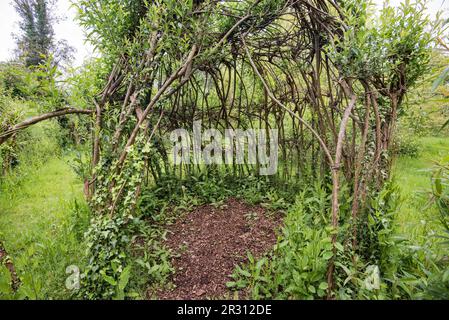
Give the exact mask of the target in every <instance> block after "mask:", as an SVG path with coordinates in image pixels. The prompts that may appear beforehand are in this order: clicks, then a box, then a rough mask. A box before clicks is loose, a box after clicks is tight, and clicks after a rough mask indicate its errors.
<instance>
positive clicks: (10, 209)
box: [0, 123, 88, 299]
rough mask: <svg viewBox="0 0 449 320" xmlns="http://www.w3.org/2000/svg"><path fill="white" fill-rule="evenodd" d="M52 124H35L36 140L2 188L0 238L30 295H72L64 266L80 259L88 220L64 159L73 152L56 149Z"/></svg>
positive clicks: (79, 184)
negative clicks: (67, 286) (83, 235)
mask: <svg viewBox="0 0 449 320" xmlns="http://www.w3.org/2000/svg"><path fill="white" fill-rule="evenodd" d="M55 125H56V124H55V123H47V124H42V125H39V126H36V128H33V130H35V131H34V132H31V133H30V134H31V136H33V137H37V136H38V137H39V139H37V140H35V144H38V146H37V147H36V146H35V147H33V148H32V149H34V150H31V151H27V152H26V153H25V154H24V155H23V157H22V158H21V163H20V165H19V166H18V167H17V168H15V170H14V172H13V173H11V174H10V175H9V176H7V177H6V179H5V180H4V181H3V183H2V185H1V189H0V192H1V193H0V239H1V240H2V242H3V245H4V246H5V248H6V250H7V252H8V253H9V256H10V257H11V258H12V261H13V263H14V264H15V267H16V270H17V272H18V275H19V276H20V277H21V278H22V282H23V285H25V286H28V287H29V288H28V290H27V292H29V294H28V298H40V299H62V298H68V297H70V294H71V293H70V292H69V291H68V290H66V289H65V279H66V278H67V276H68V275H66V274H65V270H66V268H67V267H68V266H69V265H78V266H80V265H82V261H79V260H80V257H82V256H83V255H82V253H83V250H84V249H83V245H82V229H83V228H84V225H86V224H87V222H88V221H87V220H88V219H87V216H88V215H87V214H86V212H87V210H85V208H86V205H85V203H84V200H83V194H82V190H83V187H82V182H81V181H80V180H79V179H78V177H77V176H76V175H75V173H74V172H73V170H72V169H71V168H70V166H69V164H68V161H69V160H70V159H71V156H70V155H61V154H60V152H59V151H58V150H59V147H58V145H57V140H56V138H55V137H54V136H52V135H51V133H52V132H54V131H53V129H55V128H53V127H54V126H55ZM49 150H52V151H53V152H49ZM36 160H37V161H36ZM36 162H37V163H38V164H32V163H36Z"/></svg>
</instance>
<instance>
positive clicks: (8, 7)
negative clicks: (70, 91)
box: [0, 0, 449, 65]
mask: <svg viewBox="0 0 449 320" xmlns="http://www.w3.org/2000/svg"><path fill="white" fill-rule="evenodd" d="M72 1H76V0H57V1H56V2H57V15H58V16H60V17H61V18H63V19H62V21H61V22H60V23H58V24H57V25H56V26H55V27H54V29H55V33H56V37H57V39H66V40H67V41H68V42H69V44H70V45H71V46H73V47H74V48H76V51H77V52H76V54H75V65H81V64H82V62H83V60H84V59H85V58H86V57H89V56H91V55H92V53H93V49H92V47H91V46H90V45H89V44H86V43H85V41H84V32H83V30H82V28H81V27H79V26H78V25H77V23H76V21H75V16H76V10H75V9H74V8H72V7H70V3H71V2H72ZM401 1H403V0H390V3H391V4H393V5H397V4H399V3H400V2H401ZM374 2H376V3H377V4H382V3H383V0H374ZM11 3H12V0H0V61H6V60H8V59H10V58H11V57H12V55H13V51H14V48H15V42H14V38H13V36H12V34H13V33H14V32H16V31H17V28H18V26H17V21H18V16H17V13H16V12H15V10H14V8H13V6H12V4H11ZM428 3H429V5H428V12H429V14H431V15H432V16H434V15H435V13H436V12H437V11H438V10H441V9H443V10H447V14H448V15H449V0H428Z"/></svg>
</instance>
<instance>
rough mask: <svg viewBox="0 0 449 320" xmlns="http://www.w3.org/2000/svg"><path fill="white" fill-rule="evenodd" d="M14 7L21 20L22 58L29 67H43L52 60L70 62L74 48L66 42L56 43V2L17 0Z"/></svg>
mask: <svg viewBox="0 0 449 320" xmlns="http://www.w3.org/2000/svg"><path fill="white" fill-rule="evenodd" d="M14 8H15V9H16V11H17V13H18V14H19V17H20V22H19V28H20V31H21V32H20V34H19V35H17V45H18V52H19V57H20V58H21V59H23V60H24V63H25V65H26V67H32V66H39V65H42V64H43V63H44V61H45V60H47V59H48V58H49V57H53V59H54V63H55V64H60V62H61V61H68V60H70V58H71V57H72V53H73V51H74V49H73V48H72V47H70V46H69V45H68V44H67V42H66V41H65V40H62V41H58V42H56V41H55V32H54V29H53V24H54V23H55V22H56V15H55V6H54V0H14Z"/></svg>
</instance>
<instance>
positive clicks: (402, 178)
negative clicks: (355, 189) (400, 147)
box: [394, 137, 449, 244]
mask: <svg viewBox="0 0 449 320" xmlns="http://www.w3.org/2000/svg"><path fill="white" fill-rule="evenodd" d="M419 144H420V152H419V155H418V157H416V158H411V157H405V156H403V157H399V158H398V159H397V160H396V163H395V166H394V176H395V178H396V181H397V183H398V184H399V185H400V187H401V193H402V197H403V201H404V202H403V205H402V206H401V209H400V211H399V214H398V233H399V234H400V235H404V236H407V237H409V238H410V239H412V240H414V242H415V241H416V242H417V243H419V244H423V243H425V242H428V241H433V240H434V239H432V238H431V237H430V238H429V233H432V231H435V228H438V223H437V221H436V219H437V217H438V215H437V211H436V209H435V208H434V207H433V206H432V205H429V197H430V195H429V192H430V190H431V176H432V171H431V170H432V167H433V165H434V161H435V160H438V159H441V158H442V157H445V156H447V155H448V154H449V138H448V137H421V138H419Z"/></svg>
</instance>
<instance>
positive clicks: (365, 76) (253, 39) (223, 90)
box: [1, 0, 429, 298]
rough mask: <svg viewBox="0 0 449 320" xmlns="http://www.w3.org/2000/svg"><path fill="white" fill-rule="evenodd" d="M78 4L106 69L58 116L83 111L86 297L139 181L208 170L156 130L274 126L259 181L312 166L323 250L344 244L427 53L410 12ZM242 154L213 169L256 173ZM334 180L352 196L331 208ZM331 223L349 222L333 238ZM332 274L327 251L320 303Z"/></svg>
mask: <svg viewBox="0 0 449 320" xmlns="http://www.w3.org/2000/svg"><path fill="white" fill-rule="evenodd" d="M78 7H79V9H80V17H81V22H82V24H83V25H84V26H86V27H87V28H88V29H89V30H90V39H91V41H93V42H95V44H96V46H97V47H98V48H99V50H100V51H101V52H102V54H103V55H104V56H106V57H107V58H108V61H110V70H111V71H110V75H109V77H108V79H106V81H105V86H104V90H103V92H102V93H101V94H100V95H99V96H98V97H94V99H93V100H94V102H93V104H92V105H93V107H92V110H82V111H78V110H76V109H75V110H72V109H67V110H62V111H61V112H63V113H78V112H84V113H90V114H92V123H93V125H92V132H93V139H92V173H91V178H90V179H89V181H88V182H87V184H86V185H88V188H89V192H88V193H89V195H88V197H89V201H90V203H91V207H92V210H93V211H94V213H95V219H94V222H93V225H92V226H91V228H90V230H89V232H88V235H87V237H88V239H90V240H91V242H90V243H92V245H91V247H90V265H89V269H88V270H87V271H86V274H87V275H88V277H86V278H85V279H86V280H85V281H86V285H85V286H84V288H86V292H89V290H91V292H94V291H103V292H108V290H111V284H110V283H106V282H105V281H104V280H102V277H101V275H100V271H101V270H107V269H108V268H109V267H108V266H110V265H111V263H114V264H119V265H120V264H125V263H126V262H125V261H126V259H125V257H123V256H122V255H120V254H119V253H120V250H119V249H118V248H119V247H120V241H119V242H118V243H117V241H112V240H114V239H115V238H114V237H115V236H114V235H116V234H117V232H118V231H117V230H121V229H124V228H126V225H127V222H128V221H129V219H131V218H132V216H133V214H134V211H135V207H136V204H137V200H138V198H139V195H140V193H141V189H142V185H143V184H144V183H145V181H146V180H147V178H148V176H150V178H151V179H154V180H157V179H159V178H160V177H162V176H163V175H167V174H171V175H177V176H179V177H182V175H185V174H187V173H191V172H195V171H202V170H204V171H207V170H212V169H213V167H207V166H198V165H195V164H188V163H187V164H183V165H181V166H174V165H172V164H170V163H169V161H168V158H169V155H168V154H169V149H168V147H169V146H168V144H167V143H165V142H164V141H165V140H164V139H166V138H165V137H166V135H167V133H169V132H171V131H172V130H174V129H177V128H187V129H193V123H194V122H195V121H201V122H202V124H203V125H204V126H205V127H208V128H215V129H217V130H219V131H221V132H222V133H223V132H224V130H225V129H226V128H234V129H236V128H238V129H243V130H246V129H250V128H258V129H262V130H266V131H267V133H268V134H269V132H270V131H269V130H268V129H272V128H274V129H278V143H279V158H280V160H279V168H278V170H277V173H276V175H275V176H273V177H270V179H274V178H276V179H281V180H283V181H285V182H286V183H287V184H288V183H289V182H291V181H293V180H298V179H302V178H303V177H304V176H305V175H308V174H311V172H313V174H314V175H315V179H320V180H322V181H327V182H329V185H330V188H329V189H330V193H331V197H332V201H331V210H330V212H329V224H330V226H331V227H332V228H333V229H334V230H335V232H334V233H333V236H332V237H333V239H332V241H333V243H334V246H335V244H336V242H337V237H341V238H343V239H345V241H346V242H349V243H351V247H352V249H353V250H357V239H358V238H359V235H358V224H357V220H358V219H359V216H360V215H363V212H364V204H365V203H366V200H367V198H369V197H370V194H371V193H372V192H375V191H376V190H380V189H381V188H382V185H383V183H384V181H385V180H386V179H387V178H388V177H389V172H390V165H391V161H390V159H391V158H390V156H389V155H390V151H391V150H390V149H391V143H392V139H393V133H394V129H395V123H396V120H397V117H398V114H399V113H400V110H401V105H402V101H403V98H404V95H405V94H406V92H407V89H408V88H409V87H410V86H412V85H413V84H414V83H415V81H416V80H417V78H418V77H419V75H420V74H422V72H423V70H424V69H425V68H426V64H427V61H428V59H429V52H428V50H429V49H428V47H427V43H428V42H429V39H428V37H429V36H428V35H427V34H426V33H425V30H424V27H423V24H420V23H417V22H416V21H422V20H423V19H424V17H423V16H422V13H421V12H420V10H417V9H419V8H416V7H415V8H410V9H403V10H402V11H397V12H394V11H393V12H392V11H388V12H385V13H383V14H384V15H385V17H384V19H380V22H378V23H377V24H376V23H369V22H367V21H365V20H366V4H365V3H364V1H333V0H246V1H245V0H242V1H214V0H209V1H174V0H159V1H142V0H139V1H134V0H133V1H131V0H121V1H110V0H101V1H91V0H82V1H79V4H78ZM125 13H126V14H125ZM356 18H357V19H356ZM410 21H414V22H413V23H410ZM50 116H53V115H50ZM54 116H58V115H54ZM44 117H45V116H44ZM21 125H22V126H21ZM26 126H27V124H25V125H23V124H19V125H18V126H16V127H12V128H9V131H6V132H4V133H3V134H2V135H1V137H2V139H3V140H4V139H6V138H7V137H8V136H10V135H12V134H14V133H15V132H16V131H17V130H20V129H21V128H22V127H26ZM246 160H247V159H245V161H246ZM245 161H244V163H243V164H242V163H236V162H232V163H231V164H230V165H229V166H227V168H226V170H229V171H230V172H231V174H234V175H239V176H247V175H254V174H257V169H258V168H257V167H256V166H254V165H252V164H250V163H246V162H245ZM342 184H344V185H345V186H346V187H347V188H349V189H350V191H351V192H350V194H352V197H351V198H350V199H346V200H345V201H350V209H349V211H350V214H349V215H345V217H342V216H341V215H340V202H341V201H340V189H341V186H342ZM342 219H350V220H351V221H352V225H353V227H352V228H351V230H350V231H348V230H346V231H345V233H343V234H342V231H339V225H340V224H341V222H342ZM324 227H325V226H323V228H324ZM105 252H107V253H105ZM334 255H335V247H334ZM333 272H334V259H331V260H330V262H329V267H328V273H327V277H328V290H329V294H328V296H329V298H331V297H332V296H333V294H332V290H333ZM112 287H113V286H112ZM88 296H89V295H88ZM90 297H92V296H90Z"/></svg>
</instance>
